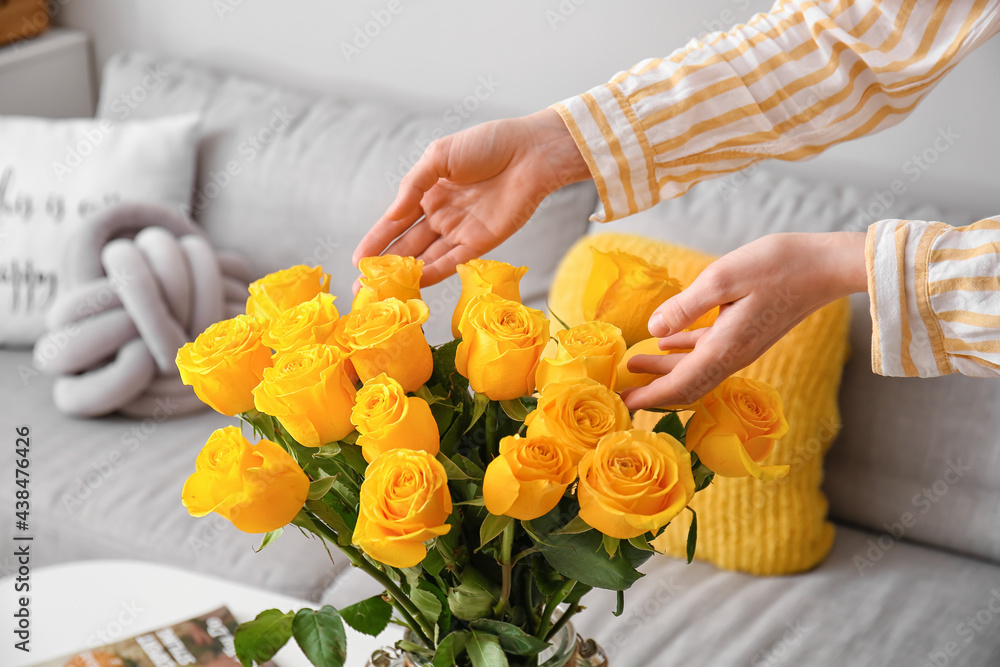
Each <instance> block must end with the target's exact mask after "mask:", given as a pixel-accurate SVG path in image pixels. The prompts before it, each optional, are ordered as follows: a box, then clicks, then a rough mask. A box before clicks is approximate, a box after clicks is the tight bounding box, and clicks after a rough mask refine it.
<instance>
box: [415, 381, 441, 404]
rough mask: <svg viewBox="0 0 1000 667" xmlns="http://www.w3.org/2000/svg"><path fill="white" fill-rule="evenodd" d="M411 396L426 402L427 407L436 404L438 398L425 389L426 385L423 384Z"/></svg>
mask: <svg viewBox="0 0 1000 667" xmlns="http://www.w3.org/2000/svg"><path fill="white" fill-rule="evenodd" d="M413 394H414V395H415V396H416V397H417V398H422V399H423V400H424V401H426V402H427V404H428V405H430V404H432V403H437V402H438V397H437V396H435V395H434V394H433V393H432V392H431V390H430V389H428V388H427V385H425V384H422V385H420V386H419V387H417V390H416V391H415V392H413Z"/></svg>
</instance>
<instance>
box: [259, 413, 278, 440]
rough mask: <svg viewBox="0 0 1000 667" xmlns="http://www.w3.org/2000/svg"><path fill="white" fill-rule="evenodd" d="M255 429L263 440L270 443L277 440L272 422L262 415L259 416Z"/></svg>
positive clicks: (267, 416) (269, 418) (268, 417)
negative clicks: (258, 430) (262, 436)
mask: <svg viewBox="0 0 1000 667" xmlns="http://www.w3.org/2000/svg"><path fill="white" fill-rule="evenodd" d="M256 424H257V428H259V429H260V432H261V433H262V434H263V435H264V437H265V438H267V439H268V440H270V441H271V442H276V441H277V440H278V435H277V431H276V430H275V428H274V420H273V419H272V418H271V417H270V416H269V415H265V414H264V413H261V414H260V418H259V419H257V422H256Z"/></svg>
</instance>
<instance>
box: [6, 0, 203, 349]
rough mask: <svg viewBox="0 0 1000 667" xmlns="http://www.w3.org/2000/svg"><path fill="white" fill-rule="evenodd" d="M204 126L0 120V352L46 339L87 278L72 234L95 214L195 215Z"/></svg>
mask: <svg viewBox="0 0 1000 667" xmlns="http://www.w3.org/2000/svg"><path fill="white" fill-rule="evenodd" d="M4 4H6V3H4ZM198 120H199V119H198V116H197V114H193V113H188V114H181V115H177V116H174V117H165V118H158V119H155V120H128V119H123V118H121V117H120V116H112V117H109V118H105V119H101V120H95V119H89V118H88V119H73V120H50V119H47V118H28V117H18V116H0V146H2V147H3V150H2V151H0V313H2V316H0V345H5V346H25V345H31V344H33V343H34V342H35V341H36V340H38V338H39V337H41V336H42V334H44V333H45V331H46V327H45V314H46V312H47V311H48V310H49V308H50V307H51V306H52V305H53V303H54V302H55V299H56V298H57V297H58V296H59V295H60V294H64V293H65V292H66V291H67V289H68V288H71V287H74V286H75V285H76V281H77V280H78V279H79V277H78V276H76V275H74V271H73V270H72V268H71V267H72V266H73V259H74V257H73V255H74V254H76V253H75V252H74V251H75V250H76V249H75V248H74V246H73V245H72V243H73V237H74V235H76V234H79V233H81V231H83V230H84V229H85V228H86V226H87V225H89V224H90V222H91V220H92V219H93V217H94V216H95V215H96V214H98V213H100V212H101V211H104V210H107V209H109V208H111V207H113V206H115V205H116V204H118V203H119V202H143V203H150V204H160V205H163V206H167V207H169V208H171V209H175V210H180V211H184V210H186V209H187V206H188V202H189V201H190V198H191V185H192V183H193V182H194V173H195V148H196V142H197V140H198Z"/></svg>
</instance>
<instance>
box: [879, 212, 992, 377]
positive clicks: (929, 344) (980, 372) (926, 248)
mask: <svg viewBox="0 0 1000 667" xmlns="http://www.w3.org/2000/svg"><path fill="white" fill-rule="evenodd" d="M866 254H867V264H868V292H869V294H870V295H871V301H872V306H871V312H872V321H873V323H874V330H875V336H873V339H872V368H873V369H874V370H875V372H877V373H880V374H882V375H896V376H907V377H912V376H919V377H933V376H937V375H947V374H949V373H963V374H965V375H974V376H979V377H994V376H1000V221H998V220H996V219H992V218H987V219H986V220H980V221H979V222H977V223H975V224H973V225H969V226H968V227H949V226H948V225H945V224H942V223H940V222H922V221H919V220H882V221H880V222H877V223H875V224H874V225H872V226H871V227H869V228H868V243H867V253H866Z"/></svg>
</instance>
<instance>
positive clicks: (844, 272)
mask: <svg viewBox="0 0 1000 667" xmlns="http://www.w3.org/2000/svg"><path fill="white" fill-rule="evenodd" d="M831 236H832V237H834V247H835V252H834V257H835V261H836V265H837V267H838V277H839V281H838V284H839V285H840V288H841V292H842V294H845V295H847V294H854V293H857V292H867V291H868V267H867V264H866V262H865V240H866V239H867V236H868V235H867V234H866V233H865V232H834V233H833V234H831Z"/></svg>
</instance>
